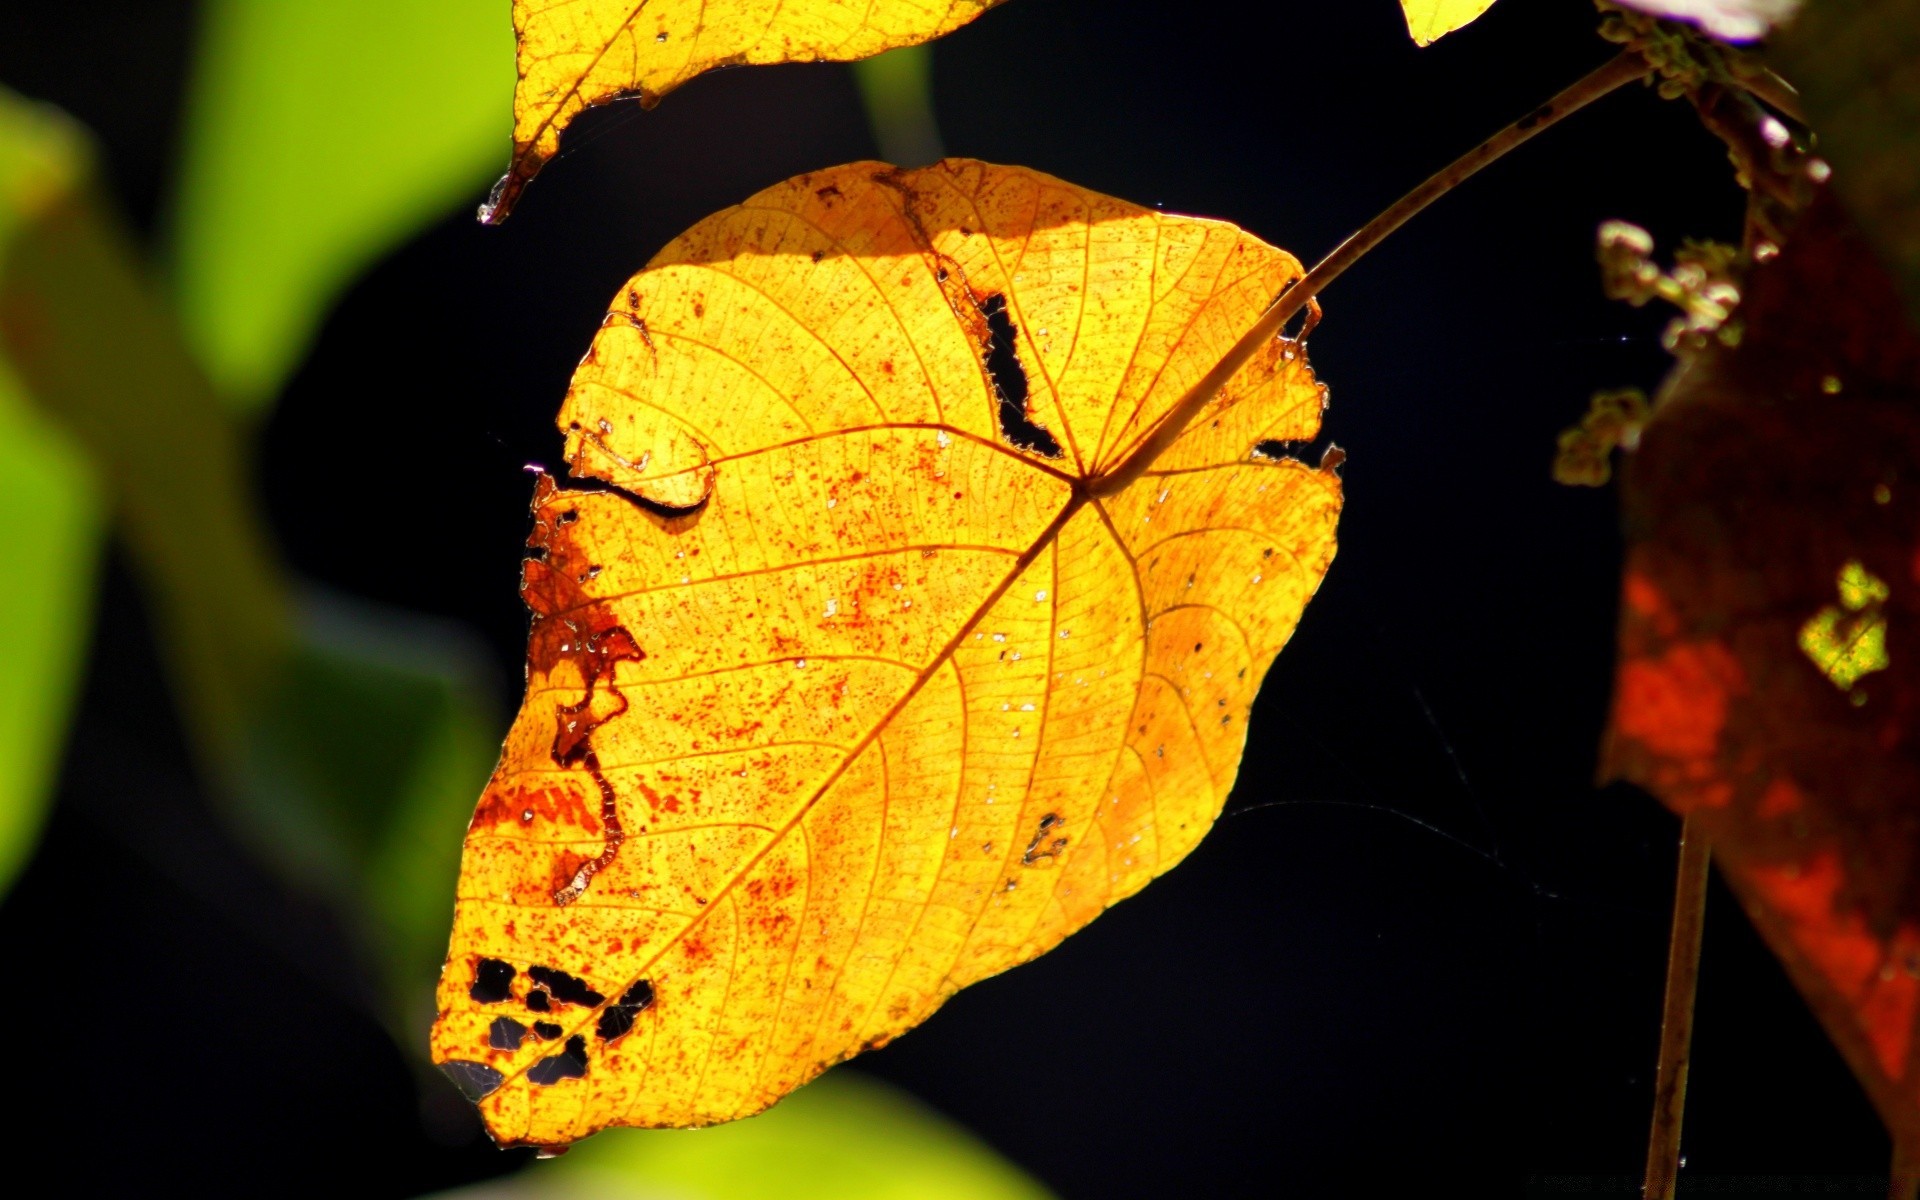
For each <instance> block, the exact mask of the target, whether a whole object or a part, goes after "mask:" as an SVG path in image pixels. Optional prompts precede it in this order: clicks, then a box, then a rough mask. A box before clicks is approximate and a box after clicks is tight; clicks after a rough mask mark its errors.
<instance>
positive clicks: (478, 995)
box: [467, 958, 513, 1004]
mask: <svg viewBox="0 0 1920 1200" xmlns="http://www.w3.org/2000/svg"><path fill="white" fill-rule="evenodd" d="M467 995H468V996H471V997H472V998H473V999H474V1001H475V1002H476V1003H479V1004H498V1003H500V1001H502V1000H505V999H506V998H507V997H509V996H511V995H513V967H512V966H510V965H509V964H507V963H503V962H501V961H500V960H499V959H497V958H483V959H481V960H480V965H479V966H477V967H475V968H474V971H473V986H472V987H470V988H468V989H467Z"/></svg>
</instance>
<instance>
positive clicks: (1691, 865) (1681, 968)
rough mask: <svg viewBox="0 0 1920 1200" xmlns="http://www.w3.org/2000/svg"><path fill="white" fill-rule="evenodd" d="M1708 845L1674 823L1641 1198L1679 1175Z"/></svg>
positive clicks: (1668, 1194)
mask: <svg viewBox="0 0 1920 1200" xmlns="http://www.w3.org/2000/svg"><path fill="white" fill-rule="evenodd" d="M1711 860H1712V850H1711V849H1710V848H1709V847H1708V845H1707V839H1706V835H1705V834H1704V833H1702V831H1701V830H1700V829H1699V827H1698V826H1696V825H1695V824H1694V818H1692V817H1691V816H1690V817H1688V818H1687V819H1686V821H1685V823H1684V824H1682V825H1681V826H1680V870H1679V873H1678V876H1677V877H1676V879H1675V881H1674V888H1673V936H1672V938H1671V939H1670V940H1669V941H1668V943H1667V997H1666V1006H1665V1011H1664V1012H1663V1013H1662V1014H1661V1017H1660V1070H1659V1075H1658V1077H1657V1079H1656V1082H1655V1083H1654V1090H1653V1128H1652V1130H1651V1131H1650V1132H1649V1133H1648V1134H1647V1175H1646V1184H1645V1186H1644V1187H1643V1188H1642V1189H1641V1191H1640V1194H1641V1196H1643V1197H1645V1200H1673V1192H1674V1187H1675V1185H1676V1184H1677V1183H1678V1182H1679V1176H1680V1118H1681V1115H1682V1114H1683V1112H1684V1111H1685V1109H1686V1105H1687V1057H1688V1052H1689V1051H1690V1049H1691V1048H1692V1044H1693V997H1694V993H1695V991H1697V990H1698V988H1699V983H1700V933H1701V927H1702V926H1703V925H1704V923H1705V918H1706V908H1707V868H1708V866H1709V865H1711Z"/></svg>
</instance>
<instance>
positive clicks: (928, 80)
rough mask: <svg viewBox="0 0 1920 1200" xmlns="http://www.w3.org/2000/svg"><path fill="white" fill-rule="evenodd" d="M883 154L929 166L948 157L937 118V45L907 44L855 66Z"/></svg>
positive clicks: (892, 160) (911, 164)
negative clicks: (942, 146)
mask: <svg viewBox="0 0 1920 1200" xmlns="http://www.w3.org/2000/svg"><path fill="white" fill-rule="evenodd" d="M853 78H854V81H855V82H856V83H858V84H859V85H860V99H861V102H862V103H863V104H865V106H866V109H867V123H868V124H869V125H871V126H872V127H873V140H874V141H875V142H877V143H879V146H880V157H881V158H884V159H886V160H887V161H888V162H890V163H892V164H893V165H894V166H896V167H924V166H927V165H929V164H931V163H935V162H938V161H939V160H940V159H941V158H942V157H944V156H945V151H943V150H942V149H941V148H940V126H939V124H938V123H937V122H936V121H935V120H934V116H933V47H932V46H925V45H922V46H902V47H900V48H899V49H898V50H889V51H887V52H886V53H885V54H876V55H874V56H873V57H872V58H863V59H861V60H860V61H859V62H856V63H854V64H853Z"/></svg>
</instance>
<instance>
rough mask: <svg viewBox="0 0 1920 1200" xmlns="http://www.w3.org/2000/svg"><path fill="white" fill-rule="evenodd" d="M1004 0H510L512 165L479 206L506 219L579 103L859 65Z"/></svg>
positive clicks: (491, 217) (483, 213)
mask: <svg viewBox="0 0 1920 1200" xmlns="http://www.w3.org/2000/svg"><path fill="white" fill-rule="evenodd" d="M998 3H1000V0H513V27H514V31H515V34H516V36H517V38H518V40H519V52H518V62H519V70H520V82H519V84H518V85H517V86H516V87H515V88H514V93H513V161H512V164H511V165H510V166H509V167H508V170H507V174H506V176H505V177H504V178H502V179H501V180H500V182H499V183H498V184H497V185H495V187H494V193H493V196H492V197H491V198H489V200H488V201H487V204H486V206H485V207H484V208H482V209H481V210H480V219H481V220H483V221H485V222H487V223H488V224H494V223H497V222H499V221H503V220H505V219H506V217H507V214H508V212H509V211H510V210H511V209H512V208H513V205H514V202H515V201H516V200H517V199H518V198H519V196H520V193H521V192H522V191H524V190H525V189H526V186H527V184H528V183H529V182H531V181H532V179H533V177H534V176H535V175H536V174H538V173H539V171H540V168H541V167H542V166H544V165H546V162H547V160H548V159H550V158H552V157H553V156H554V153H555V152H556V151H557V150H558V149H559V148H560V135H561V133H563V132H564V131H565V130H566V127H567V125H568V123H569V122H571V121H572V120H573V118H574V117H576V116H578V115H579V114H580V112H581V110H582V109H586V108H591V107H592V106H594V105H596V104H603V103H605V102H607V101H609V100H617V99H622V98H626V97H636V98H638V99H639V101H640V103H641V104H643V105H646V106H647V107H649V108H651V107H652V106H653V105H654V104H656V103H658V102H659V100H660V97H662V96H664V95H666V94H667V93H668V92H670V91H672V90H673V89H674V88H677V87H679V86H680V85H681V84H683V83H685V82H687V80H689V79H692V78H693V77H694V76H695V75H698V74H700V73H701V72H703V71H709V70H712V69H713V68H715V67H729V66H739V65H742V64H767V63H784V62H821V61H827V62H851V61H854V60H855V59H862V58H870V57H872V56H873V55H876V54H879V53H881V52H882V51H886V50H892V49H895V48H897V47H900V46H917V45H919V44H920V43H922V42H930V41H932V40H933V39H935V38H937V37H940V36H941V35H943V34H947V33H951V32H952V31H954V30H955V29H958V28H960V26H962V25H965V24H966V23H967V22H969V21H971V20H973V19H974V18H975V17H977V16H979V15H980V14H981V13H983V12H985V11H986V10H987V9H989V8H992V7H993V6H994V5H995V4H998Z"/></svg>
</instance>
